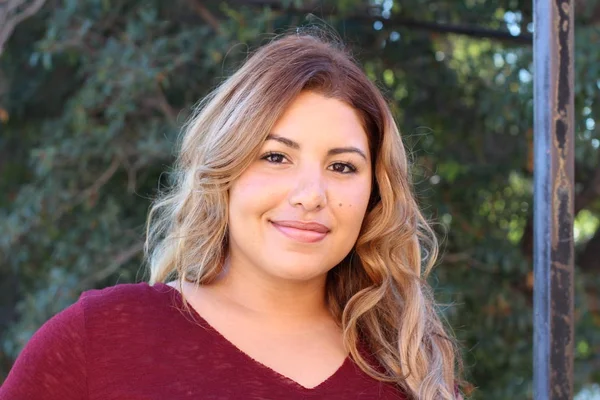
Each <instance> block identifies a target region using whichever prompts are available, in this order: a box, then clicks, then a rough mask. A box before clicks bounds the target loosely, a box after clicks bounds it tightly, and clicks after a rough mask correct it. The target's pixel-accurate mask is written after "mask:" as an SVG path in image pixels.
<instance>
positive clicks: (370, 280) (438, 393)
mask: <svg viewBox="0 0 600 400" xmlns="http://www.w3.org/2000/svg"><path fill="white" fill-rule="evenodd" d="M309 90H310V91H314V92H316V93H319V94H322V95H324V96H327V97H330V98H335V99H339V100H341V101H343V102H345V103H346V104H348V105H350V106H351V107H353V108H354V109H355V110H356V111H357V112H358V114H359V115H360V117H361V120H362V123H363V124H364V126H363V127H364V129H365V131H366V132H367V135H368V140H369V147H370V150H371V154H372V160H373V161H372V162H373V169H372V170H373V185H372V187H373V189H372V193H371V198H370V203H369V206H368V208H367V212H366V215H365V218H364V221H363V226H362V227H361V232H360V234H359V237H358V239H357V242H356V244H355V246H354V249H353V250H352V251H351V252H350V254H348V255H347V256H346V257H345V259H344V260H343V261H341V262H340V263H339V264H338V265H337V266H336V267H334V268H333V269H332V270H331V271H330V272H329V273H328V276H327V284H326V290H327V300H328V306H329V308H330V310H331V313H332V314H333V316H334V317H335V318H336V320H337V321H338V323H339V324H340V326H341V327H342V330H343V335H344V343H345V345H346V347H347V349H348V350H349V352H350V354H351V356H352V358H353V359H354V360H355V362H356V363H357V365H358V366H359V367H360V368H361V369H362V370H364V371H365V372H366V373H367V374H369V375H370V376H372V377H374V378H376V379H378V380H381V381H386V382H392V383H395V384H397V385H398V387H399V389H401V390H403V391H404V392H405V393H406V394H407V395H409V397H413V398H418V399H431V400H433V399H436V400H437V399H454V398H455V393H456V392H455V385H456V384H457V383H458V382H460V378H459V375H460V357H458V351H457V346H456V344H455V341H454V340H453V339H452V337H451V336H450V335H449V334H448V333H447V332H446V330H445V329H444V326H443V324H442V322H441V320H440V318H439V316H438V313H437V309H436V305H435V302H434V300H433V297H432V293H431V289H430V287H429V285H428V284H427V282H426V277H427V275H428V273H429V271H430V270H431V268H432V266H433V265H434V263H435V260H436V257H437V252H438V243H437V240H436V236H435V233H434V231H433V230H432V229H431V227H430V226H429V224H428V222H427V221H426V219H425V218H424V216H423V215H422V214H421V212H420V210H419V207H418V205H417V202H416V200H415V197H414V195H413V192H412V185H411V177H410V171H409V163H408V161H407V155H406V151H405V149H404V146H403V144H402V140H401V138H400V133H399V131H398V128H397V126H396V124H395V121H394V118H393V116H392V114H391V111H390V108H389V107H388V105H387V102H386V100H385V99H384V97H383V96H382V94H381V93H380V91H379V90H378V89H377V87H376V86H375V85H374V84H373V83H372V82H371V81H370V80H369V79H368V78H367V76H366V75H365V74H364V73H363V72H362V70H361V69H360V67H358V66H357V64H356V63H355V62H354V61H353V59H352V57H351V56H350V55H349V54H348V52H347V51H346V50H345V49H344V48H343V46H342V45H341V43H340V41H338V40H332V39H331V38H325V37H324V35H323V34H319V33H318V32H317V33H315V31H314V30H313V31H310V32H299V33H298V32H297V33H295V34H289V35H285V36H283V37H281V38H279V39H277V40H274V41H273V42H271V43H269V44H268V45H265V46H263V47H261V48H259V49H258V50H257V51H256V52H255V53H254V54H253V56H251V57H250V58H249V59H248V60H247V61H246V62H245V63H244V65H243V66H242V67H241V68H240V69H239V70H238V71H237V72H236V73H234V74H233V75H232V76H231V77H229V78H228V79H227V80H225V81H224V82H223V83H222V84H221V85H220V86H219V87H218V88H217V89H216V90H214V91H213V92H212V93H211V94H210V95H209V96H208V97H206V98H205V99H204V100H203V101H202V102H201V103H200V105H199V107H198V109H197V110H196V112H195V113H194V116H193V117H192V118H191V119H190V120H189V122H188V123H187V124H186V126H185V128H184V131H183V135H182V140H181V143H180V150H179V154H178V158H177V161H176V163H175V167H174V172H173V175H174V178H175V180H174V183H173V185H172V187H171V188H170V190H168V191H166V192H165V193H162V194H160V196H159V197H158V199H157V200H156V201H155V202H154V204H153V206H152V207H151V209H150V213H149V217H148V225H147V238H146V243H145V251H146V257H147V262H148V264H149V267H150V283H151V284H154V283H155V282H165V281H167V280H168V279H169V278H176V279H178V281H179V283H180V284H182V283H183V282H184V281H185V280H187V281H190V282H194V283H196V284H199V285H203V284H209V283H210V282H211V281H213V280H214V279H215V278H216V277H217V276H218V274H219V273H220V272H221V271H222V269H223V265H224V261H225V258H226V256H227V248H228V243H227V233H228V219H227V218H228V190H229V188H230V186H231V184H232V182H234V181H235V180H236V179H237V178H238V177H239V176H240V175H241V174H242V173H243V172H244V170H245V169H246V168H247V167H248V166H249V165H250V164H251V163H252V162H253V161H254V160H255V159H256V158H257V157H258V155H259V154H258V152H259V151H260V148H261V146H262V144H263V142H264V141H265V140H266V138H267V135H268V134H269V132H270V130H271V128H272V127H273V126H274V124H275V122H276V121H277V120H278V118H279V117H280V116H281V115H282V114H283V113H284V111H285V110H286V108H287V107H288V105H289V104H290V103H291V102H292V101H293V100H294V99H295V98H296V96H297V95H298V94H299V93H301V92H302V91H309ZM363 346H365V347H366V348H367V349H368V351H369V354H368V355H367V356H366V357H365V354H364V352H363V351H360V349H361V348H363ZM368 358H373V359H374V360H375V364H376V365H373V364H374V362H372V361H373V360H370V359H368Z"/></svg>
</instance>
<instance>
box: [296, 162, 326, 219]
mask: <svg viewBox="0 0 600 400" xmlns="http://www.w3.org/2000/svg"><path fill="white" fill-rule="evenodd" d="M295 181H296V182H294V186H293V188H292V190H291V192H290V195H289V202H290V204H291V205H292V206H293V207H297V206H301V207H302V208H304V209H305V210H306V211H313V210H318V209H323V208H324V207H325V205H327V195H326V183H325V181H324V177H323V176H322V173H321V171H320V170H317V169H316V168H314V169H308V168H305V169H304V170H302V171H300V172H299V173H298V174H297V175H296V178H295Z"/></svg>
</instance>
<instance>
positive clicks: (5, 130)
mask: <svg viewBox="0 0 600 400" xmlns="http://www.w3.org/2000/svg"><path fill="white" fill-rule="evenodd" d="M577 6H578V8H577V14H576V20H577V27H578V28H577V30H576V43H577V48H576V71H575V73H576V80H577V84H576V121H577V127H576V140H577V143H576V150H577V154H576V160H577V161H576V162H577V168H576V181H577V188H576V189H577V196H576V197H577V202H576V209H577V212H578V215H577V220H576V229H575V237H576V250H577V257H578V258H577V268H578V269H577V289H576V290H577V304H576V307H577V312H576V324H577V338H576V364H575V372H576V382H577V385H578V387H580V386H581V385H584V384H586V383H589V382H594V381H595V382H598V381H600V375H598V372H597V371H598V370H600V368H598V367H599V364H600V351H599V346H600V333H599V332H600V329H599V326H600V307H598V303H599V301H600V297H599V295H598V293H597V289H596V288H597V287H598V283H599V282H598V280H599V279H598V278H597V275H598V272H599V271H600V261H599V259H598V256H597V254H599V251H600V229H598V228H599V225H600V224H599V218H600V199H599V198H600V166H599V160H598V149H599V147H600V135H599V134H598V130H597V129H596V127H595V122H594V121H595V118H597V116H598V115H599V114H600V109H599V105H600V101H599V100H600V99H599V98H598V97H599V93H600V79H599V78H600V29H599V23H600V12H599V11H600V7H598V2H585V3H584V2H581V3H579V2H578V3H577ZM313 16H317V17H319V18H318V19H315V17H313ZM531 21H532V10H531V4H530V1H527V2H525V1H521V0H503V1H498V2H485V1H480V0H461V1H458V2H455V1H448V0H435V1H423V0H408V1H403V2H398V1H394V0H385V1H383V0H371V1H362V0H338V1H329V2H327V1H325V2H322V1H309V0H304V1H303V0H285V1H283V0H282V1H274V0H271V1H258V0H244V1H242V0H237V1H210V2H204V1H200V0H175V1H170V2H164V1H158V0H145V1H136V0H130V1H124V0H85V1H83V0H60V1H59V0H54V1H48V2H47V3H46V4H45V5H44V7H43V8H42V9H41V10H40V11H39V12H38V13H37V14H35V15H34V16H32V17H30V18H29V19H27V20H25V21H23V22H21V23H20V25H19V26H18V27H17V28H16V29H15V31H14V33H13V34H12V36H11V37H10V40H9V41H8V42H7V43H6V45H5V47H4V52H3V54H2V56H1V57H0V132H1V135H0V174H1V176H2V180H0V232H1V235H0V256H1V258H0V260H1V263H0V287H1V290H0V297H1V300H0V305H1V308H0V325H1V328H2V341H1V344H2V347H1V349H0V350H1V351H0V379H1V377H2V376H5V375H6V373H7V372H8V370H9V369H10V366H11V363H12V361H13V360H14V358H15V357H16V356H17V354H18V353H19V351H20V349H21V348H22V347H23V346H24V345H25V343H26V342H27V340H28V339H29V337H30V336H31V335H32V333H33V332H34V331H35V330H36V329H38V327H39V326H40V325H41V324H42V323H43V322H44V321H46V320H47V319H48V318H49V317H50V316H52V315H53V314H55V313H56V312H58V311H60V310H61V309H63V308H64V307H66V306H67V305H69V304H71V303H73V302H74V301H76V299H77V298H78V296H79V294H80V293H81V291H83V290H88V289H91V288H97V287H105V286H109V285H114V284H117V283H123V282H132V281H140V280H142V279H144V278H145V277H146V276H147V275H146V273H145V271H144V269H143V266H142V265H141V250H142V241H143V235H144V222H145V218H146V213H147V211H148V205H149V200H150V198H151V197H152V196H154V195H155V194H156V192H157V190H158V189H159V188H161V187H164V186H165V185H168V183H169V177H168V174H164V172H165V171H167V172H168V170H169V165H170V163H171V162H172V161H173V151H174V148H175V143H176V138H177V134H178V132H179V130H180V127H181V125H182V124H183V122H184V121H185V119H186V117H187V116H188V115H189V113H190V112H191V110H192V109H193V106H194V104H195V102H197V101H198V100H199V99H200V98H201V97H202V96H203V95H205V94H206V93H207V92H208V91H210V90H211V88H214V87H215V85H217V84H218V83H219V82H220V81H222V80H223V79H224V78H225V77H227V76H228V75H229V74H230V73H231V71H233V70H234V69H235V67H236V66H238V65H239V64H240V62H241V61H243V60H244V58H245V57H246V56H247V54H248V51H249V49H253V48H256V47H257V46H258V45H260V44H261V43H265V41H267V40H269V39H270V38H271V37H272V36H273V33H281V32H284V31H285V30H286V29H288V28H290V27H292V28H293V27H296V26H301V25H306V24H315V23H317V24H320V25H325V24H327V25H329V26H331V27H333V28H335V29H336V30H337V31H338V32H339V33H340V35H341V36H342V37H343V38H344V40H345V41H346V42H347V43H348V44H349V45H350V46H351V47H352V48H353V50H354V55H355V56H356V58H357V59H358V60H359V61H360V62H361V63H362V65H363V66H364V68H365V70H366V71H367V72H368V74H369V76H370V77H371V78H372V79H373V80H374V81H376V82H377V84H378V85H379V87H380V88H381V89H382V90H383V91H384V92H385V94H386V96H387V97H388V98H389V99H390V102H391V104H392V107H393V110H394V112H395V114H396V116H397V119H398V123H399V125H400V127H401V130H402V131H403V133H404V140H405V143H406V145H407V146H408V148H409V149H410V150H411V153H412V155H413V159H414V176H415V181H416V192H417V194H418V196H419V199H420V202H421V204H422V205H423V207H424V209H425V211H426V212H427V213H428V214H429V215H430V216H431V218H432V219H433V220H435V221H437V222H438V224H437V227H438V230H439V232H440V235H441V236H443V237H445V240H444V252H443V255H442V257H441V259H440V263H439V266H438V268H437V269H436V273H435V274H434V276H433V277H432V280H431V282H432V284H433V285H434V287H435V290H436V293H437V296H438V299H439V300H440V301H441V302H442V303H444V304H446V305H447V306H444V307H443V308H442V312H443V313H444V314H445V315H446V318H447V319H448V321H449V323H450V324H451V325H452V327H453V328H454V331H455V333H456V335H457V336H458V338H459V339H460V341H461V343H462V344H463V346H464V357H465V361H466V367H467V372H468V376H467V378H468V379H469V380H470V382H471V383H472V388H471V389H472V396H473V398H485V399H508V398H528V397H531V386H532V351H531V350H532V332H533V327H532V286H533V285H532V263H531V250H532V246H531V243H532V241H531V220H532V211H533V210H532V166H531V158H532V109H533V106H532V92H533V90H532V89H533V83H532V72H533V71H532V68H533V67H532V47H531V33H530V31H531V29H532V23H531ZM474 26H476V28H473V27H474ZM453 32H454V33H453ZM498 32H500V33H498ZM463 33H467V34H466V35H465V34H463Z"/></svg>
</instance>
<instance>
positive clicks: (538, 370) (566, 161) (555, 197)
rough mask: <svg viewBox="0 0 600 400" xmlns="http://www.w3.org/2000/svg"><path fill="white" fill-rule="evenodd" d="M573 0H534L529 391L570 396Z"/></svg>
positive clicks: (546, 397)
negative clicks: (530, 370) (532, 370)
mask: <svg viewBox="0 0 600 400" xmlns="http://www.w3.org/2000/svg"><path fill="white" fill-rule="evenodd" d="M573 21H574V20H573V0H563V1H561V0H534V47H533V49H534V57H533V59H534V146H535V156H534V280H535V282H534V295H533V296H534V317H533V319H534V349H533V350H534V355H533V357H534V359H533V364H534V374H533V379H534V398H535V399H536V400H558V399H561V400H562V399H564V400H567V399H572V398H573V355H574V352H573V349H574V346H573V342H574V325H573V314H574V305H573V303H574V301H573V298H574V289H573V287H574V283H573V274H574V270H573V259H574V253H573V218H574V215H573V213H574V145H573V138H574V115H573V108H574V93H573V92H574V78H573V77H574V74H573V64H574V61H573V48H574V38H573V30H574V22H573Z"/></svg>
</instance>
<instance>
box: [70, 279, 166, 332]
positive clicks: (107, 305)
mask: <svg viewBox="0 0 600 400" xmlns="http://www.w3.org/2000/svg"><path fill="white" fill-rule="evenodd" d="M176 295H177V292H176V291H174V290H173V289H172V288H170V287H167V286H166V285H165V284H162V283H158V284H155V285H154V286H150V285H149V284H148V283H145V282H143V283H126V284H118V285H115V286H110V287H107V288H104V289H94V290H89V291H86V292H83V293H82V295H81V298H80V300H79V302H81V307H82V309H83V314H84V315H85V324H86V328H87V329H88V331H92V332H93V331H95V330H96V329H98V330H99V331H106V330H107V328H109V327H111V326H112V327H118V326H123V325H124V324H125V325H127V326H128V328H132V327H133V326H135V325H136V324H138V326H139V325H147V324H152V323H158V322H160V321H162V320H164V318H166V317H168V316H170V315H172V314H173V306H174V305H175V296H176ZM140 327H141V326H140Z"/></svg>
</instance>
